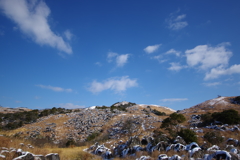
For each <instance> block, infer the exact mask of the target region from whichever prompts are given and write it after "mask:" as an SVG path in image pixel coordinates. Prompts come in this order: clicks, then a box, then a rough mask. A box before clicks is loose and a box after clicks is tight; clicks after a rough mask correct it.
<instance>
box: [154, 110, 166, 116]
mask: <svg viewBox="0 0 240 160" xmlns="http://www.w3.org/2000/svg"><path fill="white" fill-rule="evenodd" d="M152 113H154V114H156V115H157V116H166V113H165V112H160V111H158V110H156V109H154V110H152Z"/></svg>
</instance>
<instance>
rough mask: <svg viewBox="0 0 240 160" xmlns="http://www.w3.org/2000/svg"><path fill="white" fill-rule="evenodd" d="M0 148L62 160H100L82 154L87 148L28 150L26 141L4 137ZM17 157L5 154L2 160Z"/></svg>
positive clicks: (84, 153) (0, 138) (93, 156)
mask: <svg viewBox="0 0 240 160" xmlns="http://www.w3.org/2000/svg"><path fill="white" fill-rule="evenodd" d="M0 142H1V143H0V147H6V148H16V149H22V150H23V151H28V152H30V153H33V154H35V155H46V154H49V153H58V154H59V156H60V158H61V159H63V160H101V158H100V157H98V156H95V155H92V154H90V153H87V152H84V151H83V149H85V148H88V147H87V146H83V147H71V148H57V147H55V146H52V145H49V144H46V145H45V146H44V147H41V148H40V147H37V146H34V148H28V147H27V146H26V145H27V144H29V142H30V141H28V140H25V141H24V140H21V139H16V138H8V137H4V136H0ZM20 143H24V144H25V145H24V146H21V145H20ZM15 157H17V155H14V154H7V155H6V159H4V160H12V159H13V158H15Z"/></svg>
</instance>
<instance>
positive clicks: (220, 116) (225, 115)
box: [212, 109, 240, 124]
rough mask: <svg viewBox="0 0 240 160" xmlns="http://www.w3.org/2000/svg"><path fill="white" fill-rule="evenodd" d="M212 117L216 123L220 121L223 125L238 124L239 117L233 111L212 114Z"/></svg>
mask: <svg viewBox="0 0 240 160" xmlns="http://www.w3.org/2000/svg"><path fill="white" fill-rule="evenodd" d="M212 117H213V119H214V120H216V121H220V122H222V123H225V124H238V123H239V122H240V116H239V114H238V112H237V111H236V110H234V109H229V110H225V111H223V112H220V113H216V112H215V113H213V114H212Z"/></svg>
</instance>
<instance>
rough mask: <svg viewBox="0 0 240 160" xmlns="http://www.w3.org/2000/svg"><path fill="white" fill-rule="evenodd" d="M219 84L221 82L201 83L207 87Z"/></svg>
mask: <svg viewBox="0 0 240 160" xmlns="http://www.w3.org/2000/svg"><path fill="white" fill-rule="evenodd" d="M221 84H222V83H221V82H212V83H203V85H205V86H207V87H212V86H218V85H221Z"/></svg>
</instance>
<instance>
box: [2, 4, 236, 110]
mask: <svg viewBox="0 0 240 160" xmlns="http://www.w3.org/2000/svg"><path fill="white" fill-rule="evenodd" d="M239 8H240V1H239V0H233V1H225V0H212V1H207V0H202V1H192V0H184V1H177V0H171V1H164V0H151V1H145V0H138V1H133V0H121V1H120V0H116V1H112V0H104V1H99V0H91V1H82V0H80V1H63V0H59V1H57V2H56V1H54V0H48V1H41V0H31V1H30V0H0V22H1V23H0V56H1V57H0V90H1V92H0V105H1V106H3V107H12V108H15V107H28V108H38V109H43V108H52V107H65V108H80V107H90V106H93V105H99V106H101V105H107V106H110V105H112V104H113V103H115V102H119V101H130V102H135V103H138V104H157V105H162V106H167V107H170V108H172V109H175V110H181V109H184V108H188V107H191V106H193V105H196V104H198V103H201V102H203V101H205V100H208V99H212V98H215V97H217V96H218V95H221V96H239V92H240V29H239V28H240V9H239Z"/></svg>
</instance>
